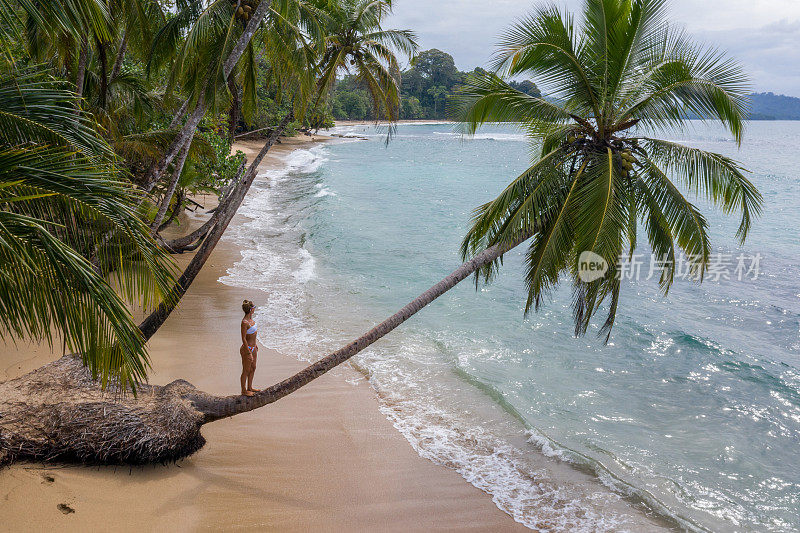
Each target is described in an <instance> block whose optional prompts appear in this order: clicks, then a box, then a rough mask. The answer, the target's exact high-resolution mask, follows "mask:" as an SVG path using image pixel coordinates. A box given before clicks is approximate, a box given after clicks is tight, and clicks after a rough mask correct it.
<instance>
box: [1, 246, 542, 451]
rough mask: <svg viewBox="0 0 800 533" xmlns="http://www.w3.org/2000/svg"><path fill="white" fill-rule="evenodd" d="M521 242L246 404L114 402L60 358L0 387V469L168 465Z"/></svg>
mask: <svg viewBox="0 0 800 533" xmlns="http://www.w3.org/2000/svg"><path fill="white" fill-rule="evenodd" d="M528 237H529V235H526V236H523V237H521V238H519V239H518V240H517V241H516V242H514V243H511V244H510V245H507V246H502V247H501V246H493V247H491V248H488V249H486V250H484V251H483V252H481V253H480V254H478V255H476V256H475V257H474V258H472V259H470V260H469V261H467V262H466V263H464V264H462V265H461V266H460V267H458V268H457V269H456V270H454V271H453V272H452V273H451V274H450V275H449V276H447V277H446V278H444V279H442V280H441V281H440V282H438V283H437V284H435V285H433V286H432V287H431V288H430V289H428V290H427V291H425V292H424V293H422V294H421V295H420V296H419V297H418V298H416V299H415V300H414V301H412V302H411V303H409V304H408V305H406V306H405V307H403V308H402V309H400V310H399V311H398V312H397V313H395V314H394V315H392V316H391V317H389V318H388V319H386V320H384V321H383V322H381V323H380V324H378V325H377V326H375V327H374V328H372V329H371V330H370V331H369V332H367V333H366V334H365V335H363V336H361V337H359V338H358V339H356V340H355V341H353V342H351V343H350V344H348V345H347V346H345V347H343V348H342V349H340V350H337V351H336V352H333V353H331V354H330V355H328V356H326V357H324V358H322V359H320V360H319V361H317V362H316V363H314V364H312V365H310V366H308V367H306V368H305V369H303V370H301V371H300V372H298V373H297V374H295V375H294V376H291V377H289V378H287V379H285V380H283V381H282V382H280V383H277V384H275V385H273V386H272V387H269V388H268V389H265V390H263V391H261V392H259V393H257V394H256V395H255V396H253V397H245V396H238V395H237V396H225V397H220V396H214V395H211V394H207V393H205V392H202V391H199V390H197V389H196V388H195V387H194V386H192V385H191V384H190V383H187V382H186V381H183V380H177V381H173V382H172V383H170V384H169V385H166V386H163V387H162V386H146V385H142V386H140V388H139V389H138V393H137V396H136V397H133V396H132V395H130V394H129V395H126V396H124V397H121V398H118V397H115V395H114V391H109V390H106V391H102V390H101V389H100V386H99V384H98V383H97V382H96V381H94V380H92V378H91V374H90V373H89V371H88V369H86V368H85V367H84V366H83V364H82V363H81V360H80V358H79V357H76V356H71V355H68V356H64V357H62V358H61V359H59V360H58V361H55V362H53V363H50V364H49V365H46V366H43V367H41V368H39V369H37V370H34V371H33V372H31V373H29V374H26V375H24V376H22V377H19V378H17V379H14V380H11V381H8V382H5V383H0V464H3V463H4V462H5V463H10V462H13V461H23V460H40V461H73V462H80V463H88V464H96V463H100V464H145V463H157V462H169V461H175V460H177V459H180V458H182V457H186V456H189V455H191V454H192V453H194V452H196V451H197V450H199V449H200V448H201V447H202V446H203V444H204V443H205V439H204V438H203V436H202V435H201V433H200V429H201V427H202V426H203V424H207V423H209V422H213V421H215V420H219V419H221V418H226V417H229V416H233V415H236V414H239V413H245V412H247V411H252V410H254V409H257V408H259V407H263V406H265V405H267V404H270V403H273V402H275V401H277V400H279V399H281V398H283V397H284V396H287V395H289V394H291V393H292V392H294V391H296V390H297V389H299V388H300V387H302V386H304V385H306V384H308V383H309V382H311V381H313V380H314V379H316V378H318V377H319V376H321V375H323V374H325V373H326V372H328V371H329V370H331V369H332V368H334V367H336V366H337V365H340V364H341V363H343V362H345V361H347V360H348V359H350V358H351V357H353V356H354V355H356V354H357V353H359V352H360V351H361V350H363V349H364V348H366V347H367V346H369V345H371V344H372V343H374V342H375V341H377V340H378V339H380V338H381V337H383V336H384V335H386V334H387V333H389V332H390V331H392V330H393V329H395V328H396V327H397V326H399V325H400V324H402V323H403V322H405V321H406V320H408V319H409V318H410V317H411V316H413V315H414V314H416V313H417V312H418V311H419V310H420V309H422V308H423V307H425V306H426V305H428V304H429V303H431V302H433V301H434V300H435V299H436V298H438V297H439V296H441V295H442V294H444V293H445V292H447V291H448V290H450V289H451V288H453V287H455V286H456V285H457V284H458V283H459V282H461V281H462V280H464V279H466V278H467V277H469V276H470V275H472V274H473V273H475V272H477V271H478V270H479V269H480V268H481V267H483V266H485V265H488V264H490V263H492V262H493V261H496V260H497V259H499V258H500V257H501V256H502V255H503V254H504V253H505V252H507V251H508V250H510V249H511V248H514V247H515V246H517V245H518V244H520V243H522V242H523V241H525V240H526V239H527V238H528Z"/></svg>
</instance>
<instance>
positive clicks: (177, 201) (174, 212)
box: [158, 189, 186, 232]
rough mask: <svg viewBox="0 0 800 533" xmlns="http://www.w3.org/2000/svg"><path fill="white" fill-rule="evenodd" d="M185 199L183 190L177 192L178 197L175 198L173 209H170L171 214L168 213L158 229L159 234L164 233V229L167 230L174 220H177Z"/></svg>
mask: <svg viewBox="0 0 800 533" xmlns="http://www.w3.org/2000/svg"><path fill="white" fill-rule="evenodd" d="M185 199H186V194H185V193H184V191H183V189H181V190H179V191H178V196H176V197H175V207H174V208H173V209H172V212H170V214H169V216H168V217H167V219H166V220H165V221H164V222H162V223H161V225H160V226H159V227H158V231H159V232H161V231H164V229H165V228H167V227H168V226H169V225H170V224H172V222H173V221H174V220H175V219H176V218H178V215H179V214H180V213H181V211H183V201H184V200H185Z"/></svg>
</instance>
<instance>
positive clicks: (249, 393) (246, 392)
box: [242, 390, 255, 396]
mask: <svg viewBox="0 0 800 533" xmlns="http://www.w3.org/2000/svg"><path fill="white" fill-rule="evenodd" d="M242 396H255V394H253V392H252V391H249V390H246V391H244V392H243V393H242Z"/></svg>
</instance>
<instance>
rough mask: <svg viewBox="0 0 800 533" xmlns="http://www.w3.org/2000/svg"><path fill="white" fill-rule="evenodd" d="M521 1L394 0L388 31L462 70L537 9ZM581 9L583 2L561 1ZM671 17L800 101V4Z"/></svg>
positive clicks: (700, 1)
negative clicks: (411, 35) (402, 32)
mask: <svg viewBox="0 0 800 533" xmlns="http://www.w3.org/2000/svg"><path fill="white" fill-rule="evenodd" d="M537 4H538V3H537V2H525V1H522V2H520V1H518V0H492V1H486V0H433V1H432V0H395V9H394V14H393V15H392V16H391V18H390V19H389V20H388V21H387V22H386V24H385V26H386V27H392V28H410V29H412V30H414V31H416V32H417V34H418V36H419V41H420V46H421V47H422V49H423V50H425V49H429V48H439V49H441V50H443V51H445V52H448V53H449V54H451V55H452V56H453V58H454V59H455V61H456V65H457V66H458V67H459V68H460V69H461V70H472V69H473V68H474V67H476V66H486V65H487V64H488V63H489V61H490V59H491V57H492V54H493V52H494V47H495V43H496V42H497V40H498V37H499V36H500V34H501V33H502V32H503V31H504V30H505V29H506V28H507V27H508V26H509V25H510V24H511V23H512V22H513V21H514V20H516V19H518V18H520V17H522V16H523V15H525V14H526V13H528V12H529V11H531V9H532V8H533V7H534V6H535V5H537ZM556 5H560V6H564V7H566V8H568V9H569V10H570V11H573V12H575V11H576V10H579V9H580V6H581V5H582V1H581V0H567V1H557V2H556ZM670 5H671V9H670V12H669V13H670V14H669V17H670V19H671V20H673V21H675V22H676V23H677V24H679V25H683V26H685V27H686V29H687V30H688V31H689V32H690V33H691V34H692V35H694V36H696V37H697V38H698V39H699V40H701V41H702V42H704V43H706V44H709V45H712V46H716V47H719V48H721V49H723V50H725V51H727V52H728V53H729V55H731V56H733V57H735V58H737V59H738V60H739V61H741V62H742V64H743V65H744V67H745V70H746V71H747V72H748V73H749V74H750V76H751V77H752V79H753V82H754V86H755V88H756V90H758V91H773V92H776V93H783V94H790V95H794V96H800V68H798V66H800V0H725V1H722V0H719V1H709V0H673V1H672V2H671V4H670Z"/></svg>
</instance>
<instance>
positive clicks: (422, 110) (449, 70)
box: [320, 48, 800, 123]
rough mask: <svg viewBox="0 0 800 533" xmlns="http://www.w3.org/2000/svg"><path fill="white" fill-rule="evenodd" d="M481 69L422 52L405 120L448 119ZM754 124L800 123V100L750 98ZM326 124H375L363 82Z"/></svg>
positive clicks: (334, 100)
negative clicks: (450, 103)
mask: <svg viewBox="0 0 800 533" xmlns="http://www.w3.org/2000/svg"><path fill="white" fill-rule="evenodd" d="M484 72H485V70H484V69H482V68H480V67H477V68H475V69H474V70H472V71H460V70H458V68H457V67H456V64H455V61H454V60H453V57H452V56H451V55H450V54H448V53H447V52H443V51H441V50H437V49H435V48H434V49H431V50H425V51H423V52H420V53H419V54H418V55H417V57H416V58H415V59H414V61H413V62H412V64H411V67H410V68H409V69H408V70H405V71H403V72H402V73H401V97H402V101H401V102H402V103H401V108H400V109H399V118H400V119H401V120H418V119H442V118H446V117H447V99H448V98H449V97H451V96H453V95H454V94H455V93H456V92H457V91H458V88H459V86H461V85H462V84H463V82H464V80H466V78H467V77H468V76H470V75H473V74H482V73H484ZM510 85H511V86H512V87H514V88H515V89H518V90H521V91H522V92H524V93H527V94H530V95H532V96H541V93H540V91H539V88H538V87H537V86H536V84H535V83H534V82H532V81H530V80H524V81H511V82H510ZM749 98H750V102H751V107H750V118H751V119H752V120H800V98H795V97H792V96H785V95H778V94H774V93H771V92H764V93H752V94H750V95H749ZM323 115H324V118H323V117H320V118H321V119H322V120H323V121H324V122H325V123H330V121H331V118H332V119H336V120H372V119H374V118H375V110H374V108H373V105H372V100H371V99H370V95H369V92H368V91H367V89H366V88H365V87H364V86H363V84H362V82H361V81H360V80H359V79H358V78H356V77H355V76H352V75H346V76H344V77H342V78H340V79H339V80H337V82H336V86H335V87H334V90H333V91H332V93H331V96H330V100H329V102H328V107H327V109H326V110H325V111H324V112H323Z"/></svg>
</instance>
